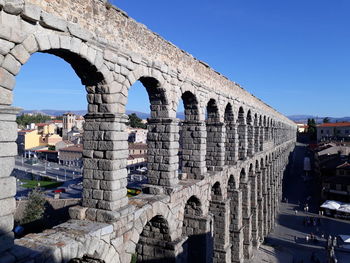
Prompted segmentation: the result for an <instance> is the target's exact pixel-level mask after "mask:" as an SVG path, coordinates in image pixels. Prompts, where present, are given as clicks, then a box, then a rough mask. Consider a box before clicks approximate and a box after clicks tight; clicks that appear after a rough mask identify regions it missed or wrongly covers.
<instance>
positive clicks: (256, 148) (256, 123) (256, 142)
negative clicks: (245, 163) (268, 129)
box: [253, 113, 260, 153]
mask: <svg viewBox="0 0 350 263" xmlns="http://www.w3.org/2000/svg"><path fill="white" fill-rule="evenodd" d="M253 129H254V152H256V153H257V152H259V149H260V144H259V137H260V130H259V119H258V115H257V114H256V113H255V115H254V127H253Z"/></svg>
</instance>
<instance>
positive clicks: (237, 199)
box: [227, 174, 243, 262]
mask: <svg viewBox="0 0 350 263" xmlns="http://www.w3.org/2000/svg"><path fill="white" fill-rule="evenodd" d="M238 188H239V187H238V184H237V182H236V179H235V177H234V175H233V174H231V175H230V177H229V180H228V184H227V197H228V198H229V201H230V221H229V224H230V227H229V232H230V241H231V245H232V246H231V261H232V262H239V261H240V260H241V258H242V257H243V255H242V251H243V238H241V237H242V234H241V231H242V192H241V191H240V190H239V189H238Z"/></svg>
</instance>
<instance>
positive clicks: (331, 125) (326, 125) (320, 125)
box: [317, 122, 350, 127]
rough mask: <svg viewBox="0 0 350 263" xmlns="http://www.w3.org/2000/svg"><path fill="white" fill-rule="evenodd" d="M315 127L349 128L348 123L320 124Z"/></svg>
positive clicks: (349, 124)
mask: <svg viewBox="0 0 350 263" xmlns="http://www.w3.org/2000/svg"><path fill="white" fill-rule="evenodd" d="M317 127H350V122H334V123H322V124H319V125H317Z"/></svg>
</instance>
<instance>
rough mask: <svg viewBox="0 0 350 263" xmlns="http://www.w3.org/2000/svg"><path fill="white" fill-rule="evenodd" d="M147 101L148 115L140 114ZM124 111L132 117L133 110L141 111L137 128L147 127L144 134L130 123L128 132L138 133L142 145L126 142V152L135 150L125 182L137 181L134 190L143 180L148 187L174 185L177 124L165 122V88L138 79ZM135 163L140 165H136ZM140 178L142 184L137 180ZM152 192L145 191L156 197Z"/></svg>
mask: <svg viewBox="0 0 350 263" xmlns="http://www.w3.org/2000/svg"><path fill="white" fill-rule="evenodd" d="M141 84H142V85H141ZM142 86H143V87H145V90H146V91H147V93H145V92H140V91H141V90H142V89H141V90H140V87H142ZM134 88H135V89H134ZM133 89H134V91H133ZM136 92H137V93H136ZM134 93H135V94H134ZM147 97H148V99H149V103H150V115H148V114H147V113H146V114H144V110H143V109H145V103H144V101H147ZM132 107H134V108H132ZM127 108H128V110H129V111H131V112H134V113H135V108H136V109H138V110H136V111H143V112H141V113H140V114H143V115H144V116H145V117H142V119H143V120H142V123H141V125H143V126H147V130H145V129H140V128H139V127H132V125H131V121H130V127H129V129H130V131H131V132H132V133H135V132H136V133H140V135H142V142H137V143H135V142H130V140H129V142H130V143H129V151H131V146H132V148H135V149H136V152H134V153H135V154H136V155H135V156H132V155H130V156H129V165H133V166H134V168H133V171H131V170H130V174H129V180H131V178H132V177H135V178H137V179H136V180H134V181H133V183H134V184H136V187H138V186H139V185H141V184H142V183H144V180H148V183H149V184H150V185H160V186H172V185H175V184H176V183H177V180H178V158H179V157H178V152H177V151H178V140H177V138H178V136H179V122H178V120H177V119H172V118H169V110H168V108H169V101H168V99H167V95H166V89H165V87H163V86H162V84H161V83H160V82H159V81H158V80H157V79H156V78H154V77H151V76H142V77H140V78H139V82H136V83H135V84H134V85H133V86H132V87H131V89H130V91H129V94H128V105H127ZM148 116H149V118H147V117H148ZM129 118H130V115H129ZM146 119H147V120H146ZM139 122H140V121H139ZM143 128H145V127H143ZM129 138H130V137H129ZM138 148H141V149H138ZM139 157H140V158H139ZM138 160H140V161H141V162H140V163H139V162H137V161H138ZM146 166H147V168H146ZM140 174H141V176H142V180H139V175H140ZM134 175H135V176H134ZM145 177H146V178H145ZM153 190H155V188H152V187H150V188H149V191H150V193H152V194H153V193H156V192H155V191H153Z"/></svg>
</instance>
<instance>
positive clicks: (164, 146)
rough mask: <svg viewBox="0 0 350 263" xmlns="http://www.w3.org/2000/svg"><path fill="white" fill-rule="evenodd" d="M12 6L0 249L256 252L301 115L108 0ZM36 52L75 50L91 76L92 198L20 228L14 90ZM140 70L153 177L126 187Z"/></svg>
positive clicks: (7, 2)
mask: <svg viewBox="0 0 350 263" xmlns="http://www.w3.org/2000/svg"><path fill="white" fill-rule="evenodd" d="M0 10H1V11H0V120H1V121H0V167H1V168H0V229H1V232H0V235H1V236H0V262H65V261H68V260H69V259H71V258H74V257H82V256H83V255H84V254H89V255H93V256H94V257H96V258H100V259H103V260H104V261H105V262H130V261H131V259H132V256H133V255H136V254H137V258H138V260H139V261H142V262H242V261H243V259H244V258H250V257H252V248H253V247H257V246H259V244H260V243H261V242H262V241H263V240H264V237H266V235H267V234H268V233H269V232H270V230H271V229H272V227H273V225H274V221H275V216H276V214H277V212H278V203H279V200H280V199H281V191H282V190H281V188H282V187H281V186H282V177H283V173H284V170H285V167H286V165H287V163H288V158H289V154H290V152H291V151H292V150H293V148H294V144H295V133H296V127H295V125H294V124H293V122H291V121H290V120H289V119H287V118H286V117H284V116H283V115H281V114H280V113H278V112H276V111H275V110H274V109H272V108H271V107H269V106H268V105H266V104H265V103H263V102H262V101H260V100H259V99H257V98H255V97H254V96H253V95H251V94H249V93H248V92H246V91H245V90H244V89H242V88H241V87H240V86H239V85H238V84H236V83H234V82H231V81H230V80H228V79H227V78H225V77H224V76H222V75H221V74H220V73H218V72H215V71H214V70H212V69H211V68H210V67H209V66H208V65H207V64H205V63H204V62H201V61H198V60H196V59H195V58H193V57H192V56H191V55H189V54H187V53H186V52H184V51H183V50H180V49H179V48H177V47H175V46H174V45H173V44H171V43H169V42H167V41H166V40H164V39H162V38H161V37H160V36H158V35H157V34H155V33H153V32H151V31H150V30H148V29H147V28H146V27H145V26H144V25H142V24H139V23H137V22H135V21H134V20H133V19H131V18H130V17H128V15H127V14H126V13H124V12H123V11H121V10H119V9H117V8H115V7H113V6H111V5H110V4H109V3H107V2H105V1H101V0H25V1H23V0H0ZM35 52H45V53H50V54H53V55H56V56H58V57H60V58H62V59H64V60H65V61H67V62H68V63H69V64H70V65H71V66H72V67H73V68H74V70H75V72H76V73H77V75H78V76H79V77H80V78H81V81H82V83H83V84H84V85H85V86H86V91H87V100H88V114H87V115H86V125H85V133H84V182H83V186H84V190H83V201H82V206H79V207H74V208H72V209H71V210H70V216H71V218H72V219H71V220H70V221H68V222H66V223H64V224H62V225H59V226H57V227H55V228H53V229H50V230H46V231H45V232H43V233H38V234H30V235H27V236H26V237H24V238H22V239H17V240H14V238H13V234H12V228H13V214H14V209H15V199H14V195H15V192H16V182H15V178H14V177H12V176H10V175H11V172H12V169H13V167H14V156H15V155H16V154H17V147H16V143H15V140H16V137H17V125H16V123H15V117H16V114H17V113H18V111H19V109H18V108H15V107H13V106H11V105H12V96H13V88H14V86H15V76H16V75H17V74H18V73H19V71H20V68H21V66H22V65H23V64H24V63H26V61H27V60H28V59H29V58H30V56H31V54H33V53H35ZM137 80H140V81H141V82H142V84H143V85H144V86H145V88H146V90H147V92H148V94H149V99H150V104H151V106H150V108H151V118H150V119H149V125H148V129H149V134H148V169H149V185H147V193H143V194H141V195H139V196H137V197H133V198H128V197H127V195H126V184H127V173H126V159H127V156H128V144H127V133H126V131H125V126H126V125H125V122H126V121H127V118H126V115H125V105H126V102H127V98H128V89H129V87H130V86H131V85H133V84H134V83H135V82H136V81H137ZM180 99H182V100H183V102H184V106H185V115H186V119H185V120H184V121H182V122H180V121H179V120H178V119H176V109H177V106H178V103H179V100H180ZM180 129H181V132H182V136H181V137H182V139H181V148H182V151H181V156H180V158H181V160H182V162H181V167H179V155H178V153H179V137H180V136H179V130H180ZM179 169H180V170H182V172H183V173H181V174H179V172H178V171H179ZM185 175H187V176H185Z"/></svg>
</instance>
